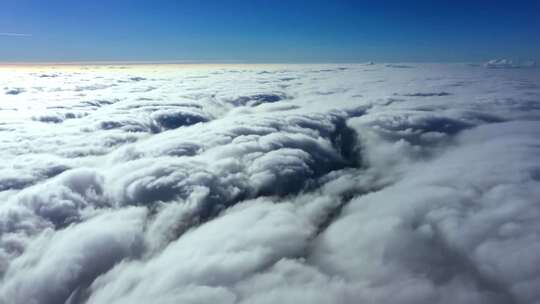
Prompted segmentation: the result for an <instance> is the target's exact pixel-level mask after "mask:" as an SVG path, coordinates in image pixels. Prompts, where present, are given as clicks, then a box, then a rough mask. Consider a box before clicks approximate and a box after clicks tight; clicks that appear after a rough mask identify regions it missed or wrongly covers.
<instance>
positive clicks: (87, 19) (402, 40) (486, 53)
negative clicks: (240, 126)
mask: <svg viewBox="0 0 540 304" xmlns="http://www.w3.org/2000/svg"><path fill="white" fill-rule="evenodd" d="M0 5H1V7H0V61H139V60H140V61H168V60H188V61H192V60H198V61H228V60H233V61H246V62H356V61H360V62H362V61H370V60H373V61H484V60H487V59H491V58H498V57H510V58H516V59H517V58H520V59H533V60H538V59H540V58H539V57H540V17H539V16H540V1H532V0H529V1H524V0H515V1H482V0H476V1H472V0H471V1H446V0H438V1H437V0H432V1H427V0H425V1H424V0H418V1H352V0H332V1H331V0H328V1H319V0H311V1H308V0H305V1H301V0H289V1H278V0H245V1H238V0H230V1H225V0H221V1H220V0H184V1H183V0H154V1H150V0H147V1H142V0H108V1H105V0H93V1H89V0H87V1H82V0H81V1H74V0H69V1H68V0H50V1H43V0H3V1H2V2H1V3H0ZM15 34H18V35H15Z"/></svg>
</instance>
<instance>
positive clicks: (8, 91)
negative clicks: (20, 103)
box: [5, 88, 26, 95]
mask: <svg viewBox="0 0 540 304" xmlns="http://www.w3.org/2000/svg"><path fill="white" fill-rule="evenodd" d="M25 91H26V90H25V89H23V88H11V89H9V88H5V93H6V95H19V94H21V93H24V92H25Z"/></svg>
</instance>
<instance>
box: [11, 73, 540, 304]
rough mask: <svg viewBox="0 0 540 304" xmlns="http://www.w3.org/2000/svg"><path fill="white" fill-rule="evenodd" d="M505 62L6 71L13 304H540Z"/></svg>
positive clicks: (534, 85) (539, 227) (538, 264)
mask: <svg viewBox="0 0 540 304" xmlns="http://www.w3.org/2000/svg"><path fill="white" fill-rule="evenodd" d="M495 63H497V62H495ZM495 63H491V64H489V65H487V66H474V65H461V64H454V65H451V64H447V65H443V64H391V65H384V64H356V65H288V66H286V65H217V66H205V65H193V66H190V65H156V66H152V65H147V66H138V65H127V66H80V67H76V66H63V67H62V66H57V67H45V66H41V67H4V68H0V160H1V162H0V303H2V304H4V303H5V304H58V303H66V304H75V303H88V304H98V303H99V304H109V303H115V304H143V303H154V304H169V303H171V304H172V303H272V304H273V303H291V304H298V303H411V304H412V303H414V304H419V303H449V304H450V303H452V304H458V303H486V304H487V303H489V304H497V303H501V304H502V303H504V304H507V303H510V304H511V303H540V161H539V156H540V69H538V68H534V67H531V68H526V67H521V68H519V67H516V66H515V65H510V66H508V65H505V64H497V68H491V67H493V66H494V65H495ZM486 67H487V68H486ZM507 67H509V68H507Z"/></svg>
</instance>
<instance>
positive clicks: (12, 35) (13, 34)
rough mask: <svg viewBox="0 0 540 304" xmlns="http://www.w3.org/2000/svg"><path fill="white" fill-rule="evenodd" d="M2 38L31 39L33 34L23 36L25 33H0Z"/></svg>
mask: <svg viewBox="0 0 540 304" xmlns="http://www.w3.org/2000/svg"><path fill="white" fill-rule="evenodd" d="M0 36H7V37H31V36H32V35H31V34H23V33H0Z"/></svg>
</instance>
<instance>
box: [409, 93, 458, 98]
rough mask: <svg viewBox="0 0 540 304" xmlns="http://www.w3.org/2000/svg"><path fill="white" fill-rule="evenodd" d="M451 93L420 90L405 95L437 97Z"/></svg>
mask: <svg viewBox="0 0 540 304" xmlns="http://www.w3.org/2000/svg"><path fill="white" fill-rule="evenodd" d="M450 95H452V94H451V93H448V92H428V93H425V92H418V93H408V94H403V96H408V97H437V96H450Z"/></svg>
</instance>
